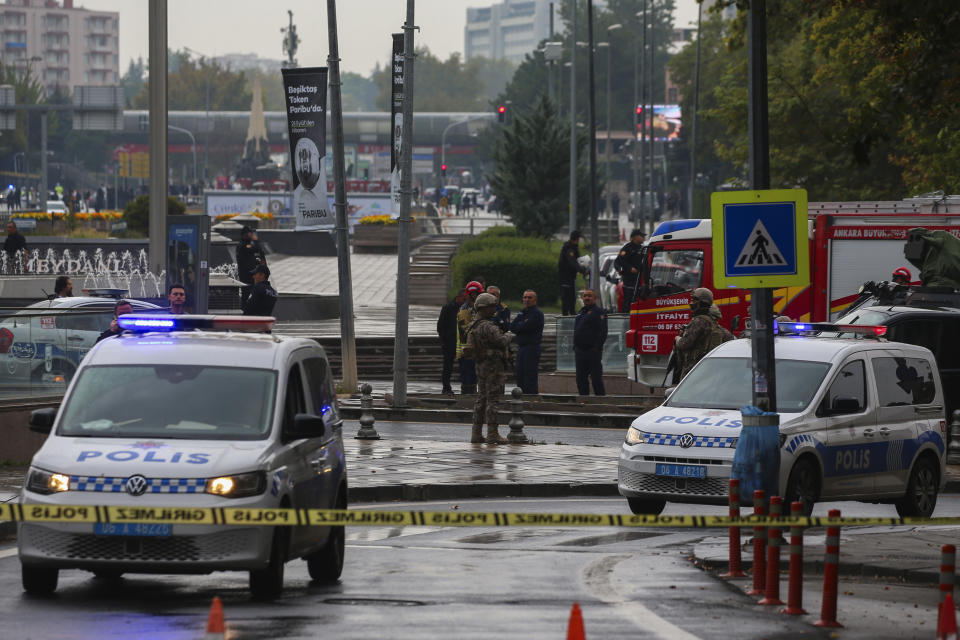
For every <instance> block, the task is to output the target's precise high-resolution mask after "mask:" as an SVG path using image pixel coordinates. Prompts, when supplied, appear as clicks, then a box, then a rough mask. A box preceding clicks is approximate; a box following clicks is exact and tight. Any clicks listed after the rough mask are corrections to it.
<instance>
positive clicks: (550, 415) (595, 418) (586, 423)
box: [340, 407, 960, 486]
mask: <svg viewBox="0 0 960 640" xmlns="http://www.w3.org/2000/svg"><path fill="white" fill-rule="evenodd" d="M340 416H341V417H342V418H344V419H346V420H358V419H360V408H359V407H341V408H340ZM373 417H374V418H376V419H377V420H384V421H399V422H404V421H406V422H411V421H412V422H455V423H458V424H470V423H471V422H473V411H472V410H470V409H453V408H451V409H394V408H392V407H374V408H373ZM511 417H513V414H512V413H510V412H509V411H500V412H499V414H498V419H499V421H500V423H501V424H507V423H508V422H509V421H510V418H511ZM636 418H637V417H636V416H635V415H632V414H622V413H568V412H559V411H557V412H553V411H540V412H537V411H524V412H523V421H524V425H528V426H535V427H607V428H610V429H626V428H627V427H629V426H630V425H631V424H633V421H634V420H636ZM958 486H960V484H958Z"/></svg>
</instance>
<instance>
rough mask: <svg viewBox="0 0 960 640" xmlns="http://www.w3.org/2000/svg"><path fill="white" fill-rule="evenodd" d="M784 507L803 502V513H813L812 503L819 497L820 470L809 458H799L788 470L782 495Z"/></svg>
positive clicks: (807, 514)
mask: <svg viewBox="0 0 960 640" xmlns="http://www.w3.org/2000/svg"><path fill="white" fill-rule="evenodd" d="M784 498H785V501H786V503H787V504H786V508H787V509H789V508H790V505H791V504H793V503H794V502H801V503H803V515H805V516H807V517H809V516H810V514H811V513H813V505H815V504H816V503H817V500H819V499H820V470H819V469H818V468H817V465H816V464H815V463H814V462H813V461H812V460H811V459H810V458H801V459H800V460H799V461H798V462H797V464H795V465H793V469H791V470H790V477H789V478H788V479H787V490H786V492H785V495H784Z"/></svg>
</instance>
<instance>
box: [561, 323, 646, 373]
mask: <svg viewBox="0 0 960 640" xmlns="http://www.w3.org/2000/svg"><path fill="white" fill-rule="evenodd" d="M575 320H576V317H575V316H560V317H558V318H557V371H576V368H577V367H576V362H575V360H574V356H573V323H574V321H575ZM629 328H630V316H628V315H626V314H614V315H608V316H607V340H606V342H604V343H603V372H604V373H623V374H626V372H627V342H626V335H627V330H628V329H629Z"/></svg>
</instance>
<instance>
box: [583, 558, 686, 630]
mask: <svg viewBox="0 0 960 640" xmlns="http://www.w3.org/2000/svg"><path fill="white" fill-rule="evenodd" d="M631 558H633V556H632V555H616V556H607V557H605V558H600V559H599V560H594V561H593V562H591V563H590V564H588V565H587V566H586V568H584V570H583V581H584V584H585V586H586V587H587V589H588V590H589V591H590V592H591V593H593V595H595V596H596V597H597V599H598V600H601V601H602V602H605V603H607V604H609V605H612V606H613V607H614V608H615V609H616V610H617V612H618V613H620V615H622V616H623V617H625V618H627V619H628V620H630V621H631V622H633V623H634V624H635V625H636V626H637V627H638V628H640V629H643V630H644V631H647V632H649V633H651V634H653V635H654V636H657V637H660V638H664V640H697V636H695V635H693V634H690V633H687V632H686V631H684V630H683V629H681V628H680V627H678V626H676V625H674V624H673V623H671V622H668V621H667V620H664V619H663V618H661V617H660V616H658V615H657V614H655V613H654V612H653V611H651V610H650V609H648V608H647V607H645V606H643V605H642V604H640V603H639V602H628V601H626V600H624V598H623V596H622V595H620V593H619V592H618V591H617V590H616V588H614V586H613V583H612V582H611V581H610V577H611V576H612V575H613V570H614V569H615V568H616V566H617V565H618V564H620V563H621V562H623V561H624V560H629V559H631Z"/></svg>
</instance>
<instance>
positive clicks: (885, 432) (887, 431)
mask: <svg viewBox="0 0 960 640" xmlns="http://www.w3.org/2000/svg"><path fill="white" fill-rule="evenodd" d="M880 435H882V436H889V435H890V429H887V428H886V427H880Z"/></svg>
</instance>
